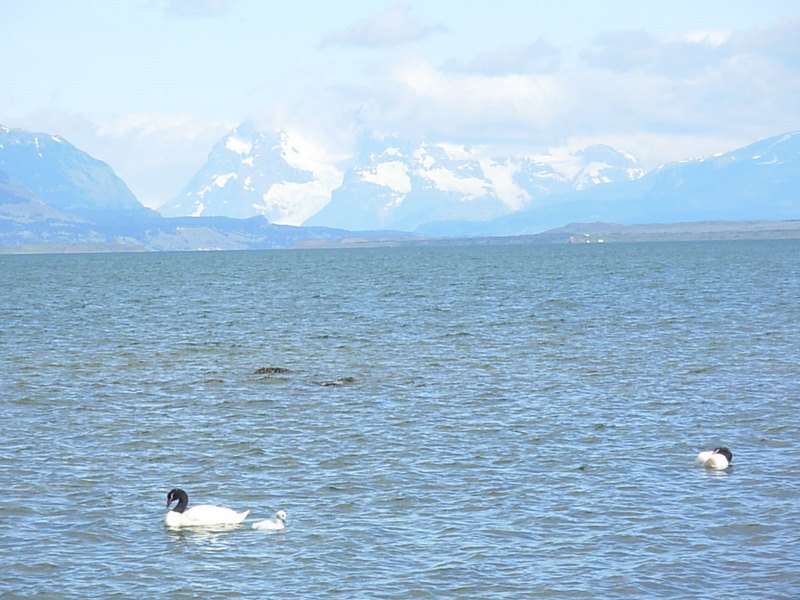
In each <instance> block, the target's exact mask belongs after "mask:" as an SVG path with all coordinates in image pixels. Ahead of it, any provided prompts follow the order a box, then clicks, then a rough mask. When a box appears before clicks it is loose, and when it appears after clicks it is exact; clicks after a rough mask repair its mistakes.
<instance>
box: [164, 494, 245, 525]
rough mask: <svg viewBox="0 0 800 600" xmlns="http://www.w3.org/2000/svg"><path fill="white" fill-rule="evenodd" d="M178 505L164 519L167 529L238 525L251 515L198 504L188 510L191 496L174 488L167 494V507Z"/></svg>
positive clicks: (211, 505)
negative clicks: (176, 502) (175, 503)
mask: <svg viewBox="0 0 800 600" xmlns="http://www.w3.org/2000/svg"><path fill="white" fill-rule="evenodd" d="M176 500H177V501H178V504H177V505H175V508H173V509H171V510H170V511H169V512H168V513H167V516H166V517H165V518H164V523H165V524H166V525H167V527H213V526H215V525H236V524H238V523H241V522H242V521H244V520H245V519H246V518H247V515H248V514H250V511H249V510H246V511H244V512H236V511H235V510H233V509H231V508H224V507H222V506H214V505H213V504H198V505H197V506H193V507H192V508H189V509H187V508H186V506H187V505H188V504H189V495H188V494H187V493H186V492H185V491H183V490H182V489H180V488H173V489H171V490H170V491H169V493H168V494H167V506H168V507H169V505H170V504H172V503H173V502H175V501H176Z"/></svg>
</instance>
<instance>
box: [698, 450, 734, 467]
mask: <svg viewBox="0 0 800 600" xmlns="http://www.w3.org/2000/svg"><path fill="white" fill-rule="evenodd" d="M731 462H733V453H732V452H731V451H730V449H729V448H726V447H725V446H720V447H719V448H714V449H713V450H706V451H705V452H701V453H700V454H698V455H697V458H695V459H694V464H696V465H698V466H702V467H705V468H706V469H727V468H728V465H730V464H731Z"/></svg>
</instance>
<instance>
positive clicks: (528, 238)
mask: <svg viewBox="0 0 800 600" xmlns="http://www.w3.org/2000/svg"><path fill="white" fill-rule="evenodd" d="M784 239H800V219H798V220H787V221H767V220H764V221H761V220H748V221H697V222H685V223H650V224H641V225H619V224H616V223H601V222H599V223H571V224H569V225H565V226H563V227H559V228H556V229H550V230H548V231H544V232H541V233H534V234H525V235H509V236H475V237H422V236H417V235H414V234H412V233H409V234H408V235H407V236H405V235H402V234H399V233H398V234H397V235H392V234H388V235H385V236H377V237H373V236H368V235H359V233H356V232H354V233H353V234H352V235H351V236H345V237H342V238H339V239H321V238H312V239H308V240H304V241H302V242H298V243H294V244H287V245H285V246H281V247H277V248H270V249H274V250H291V249H315V248H316V249H332V248H385V247H411V246H496V245H511V244H593V243H636V242H697V241H725V240H784ZM247 249H257V248H208V247H198V248H189V249H175V250H168V249H152V248H148V247H146V246H145V245H142V244H116V243H110V242H101V243H89V242H83V243H75V244H46V243H31V244H22V245H16V246H0V254H6V255H8V254H93V253H94V254H97V253H121V252H203V251H225V250H247Z"/></svg>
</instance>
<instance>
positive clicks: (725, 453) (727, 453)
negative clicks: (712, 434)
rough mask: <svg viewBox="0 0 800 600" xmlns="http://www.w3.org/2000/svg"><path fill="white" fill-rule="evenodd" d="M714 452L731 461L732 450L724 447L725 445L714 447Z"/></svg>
mask: <svg viewBox="0 0 800 600" xmlns="http://www.w3.org/2000/svg"><path fill="white" fill-rule="evenodd" d="M714 452H716V453H717V454H722V456H724V457H725V458H727V459H728V462H732V461H733V452H731V451H730V449H729V448H726V447H725V446H722V447H720V448H714Z"/></svg>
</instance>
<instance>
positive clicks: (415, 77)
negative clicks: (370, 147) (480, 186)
mask: <svg viewBox="0 0 800 600" xmlns="http://www.w3.org/2000/svg"><path fill="white" fill-rule="evenodd" d="M369 93H370V97H369V98H368V99H366V100H365V101H364V103H363V108H362V111H361V115H362V118H363V120H364V121H365V124H366V125H367V126H369V127H371V128H374V129H376V130H378V131H380V132H383V133H393V132H400V133H401V134H402V135H403V137H408V136H409V135H414V134H423V135H425V136H426V137H428V138H430V139H434V140H436V141H447V140H451V141H464V140H465V139H469V138H471V141H472V142H473V143H475V142H480V141H481V140H482V139H483V138H488V140H489V141H493V140H496V139H506V138H508V137H511V138H519V137H520V136H521V135H529V134H530V133H531V132H533V131H535V130H539V129H543V128H547V127H548V126H550V125H552V124H553V122H554V121H555V120H557V119H558V118H559V116H560V115H561V114H562V112H563V111H564V110H565V108H566V107H567V106H568V105H569V104H570V99H569V98H568V96H567V94H566V90H565V89H564V88H563V87H562V85H561V84H560V83H559V82H558V81H557V80H556V79H555V78H554V77H552V76H548V75H502V76H486V75H480V74H461V73H451V72H445V71H442V70H439V69H436V68H434V67H432V66H431V65H430V64H429V63H427V62H425V61H423V60H416V61H410V62H404V63H402V64H399V65H396V66H395V67H393V68H391V69H389V71H388V76H387V78H385V79H382V80H376V81H375V82H373V88H372V89H371V90H369Z"/></svg>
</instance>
